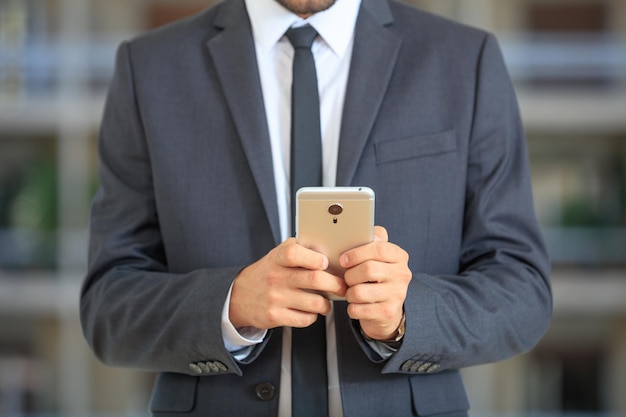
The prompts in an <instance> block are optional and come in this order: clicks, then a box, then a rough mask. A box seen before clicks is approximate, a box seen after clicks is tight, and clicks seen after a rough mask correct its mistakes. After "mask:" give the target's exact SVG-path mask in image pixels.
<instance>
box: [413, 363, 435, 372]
mask: <svg viewBox="0 0 626 417" xmlns="http://www.w3.org/2000/svg"><path fill="white" fill-rule="evenodd" d="M431 366H432V363H430V362H424V363H423V364H422V366H420V367H419V369H418V370H417V372H418V373H420V374H421V373H424V372H426V371H427V370H428V368H430V367H431Z"/></svg>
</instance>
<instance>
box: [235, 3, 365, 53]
mask: <svg viewBox="0 0 626 417" xmlns="http://www.w3.org/2000/svg"><path fill="white" fill-rule="evenodd" d="M245 3H246V8H247V10H248V16H249V17H250V22H251V24H252V33H253V35H254V40H255V42H256V44H257V46H258V47H260V48H261V50H263V51H264V52H268V51H269V50H270V49H271V48H273V47H274V45H276V43H277V42H278V41H279V40H280V39H281V38H282V37H283V35H284V34H285V32H286V31H287V29H289V28H290V27H291V26H299V25H303V24H306V23H308V24H310V25H311V26H313V27H314V28H315V30H317V33H319V35H320V36H321V38H322V39H323V40H324V41H325V42H326V43H327V44H328V46H329V47H330V49H331V50H332V51H333V52H334V53H335V54H336V55H337V56H339V57H341V58H343V56H344V55H345V54H346V52H347V49H348V46H349V45H350V41H351V40H352V35H353V33H354V26H355V24H356V18H357V15H358V13H359V7H360V5H361V0H337V1H336V3H335V4H334V5H333V6H332V7H330V8H329V9H327V10H324V11H323V12H319V13H316V14H314V15H313V16H311V17H309V18H308V19H302V18H300V17H298V16H297V15H295V14H294V13H292V12H290V11H289V10H287V9H285V8H284V7H283V6H281V5H280V4H279V3H278V2H277V1H276V0H245Z"/></svg>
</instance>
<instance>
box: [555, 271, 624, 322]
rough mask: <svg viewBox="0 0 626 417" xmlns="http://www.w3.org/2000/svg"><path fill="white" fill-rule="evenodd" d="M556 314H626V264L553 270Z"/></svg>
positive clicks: (612, 315) (608, 315) (586, 315)
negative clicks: (623, 265) (612, 266)
mask: <svg viewBox="0 0 626 417" xmlns="http://www.w3.org/2000/svg"><path fill="white" fill-rule="evenodd" d="M552 292H553V296H554V313H555V315H556V316H567V315H575V316H584V317H593V316H601V317H615V316H623V315H624V314H626V268H612V269H611V268H608V269H607V268H602V269H593V268H559V267H555V268H554V270H553V271H552Z"/></svg>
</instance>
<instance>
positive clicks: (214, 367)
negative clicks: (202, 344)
mask: <svg viewBox="0 0 626 417" xmlns="http://www.w3.org/2000/svg"><path fill="white" fill-rule="evenodd" d="M206 366H207V368H209V372H210V373H214V374H216V373H218V372H219V371H220V370H219V368H218V367H217V365H216V364H215V362H211V361H209V362H207V363H206Z"/></svg>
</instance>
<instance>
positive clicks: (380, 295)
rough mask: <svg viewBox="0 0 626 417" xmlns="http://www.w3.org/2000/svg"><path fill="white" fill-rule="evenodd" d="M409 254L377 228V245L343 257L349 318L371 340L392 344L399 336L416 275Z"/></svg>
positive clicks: (375, 232) (375, 237)
mask: <svg viewBox="0 0 626 417" xmlns="http://www.w3.org/2000/svg"><path fill="white" fill-rule="evenodd" d="M408 262H409V254H408V253H407V252H406V251H405V250H404V249H402V248H401V247H399V246H397V245H395V244H393V243H390V242H389V238H388V235H387V230H386V229H385V228H384V227H381V226H376V227H375V229H374V241H373V242H372V243H369V244H367V245H363V246H360V247H358V248H355V249H351V250H349V251H347V252H345V253H344V254H342V256H341V259H340V263H341V266H342V267H344V268H346V272H345V275H344V278H345V280H346V284H347V285H348V290H347V291H346V299H347V301H348V303H349V304H348V315H349V316H350V317H351V318H352V319H354V320H359V322H360V324H361V329H362V330H363V332H364V333H365V335H367V336H368V337H369V338H371V339H375V340H389V339H391V338H393V337H394V336H395V335H396V331H397V329H398V326H399V325H400V321H401V320H402V314H403V308H404V300H405V299H406V294H407V290H408V287H409V283H410V282H411V278H412V276H413V275H412V273H411V270H410V269H409V265H408Z"/></svg>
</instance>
